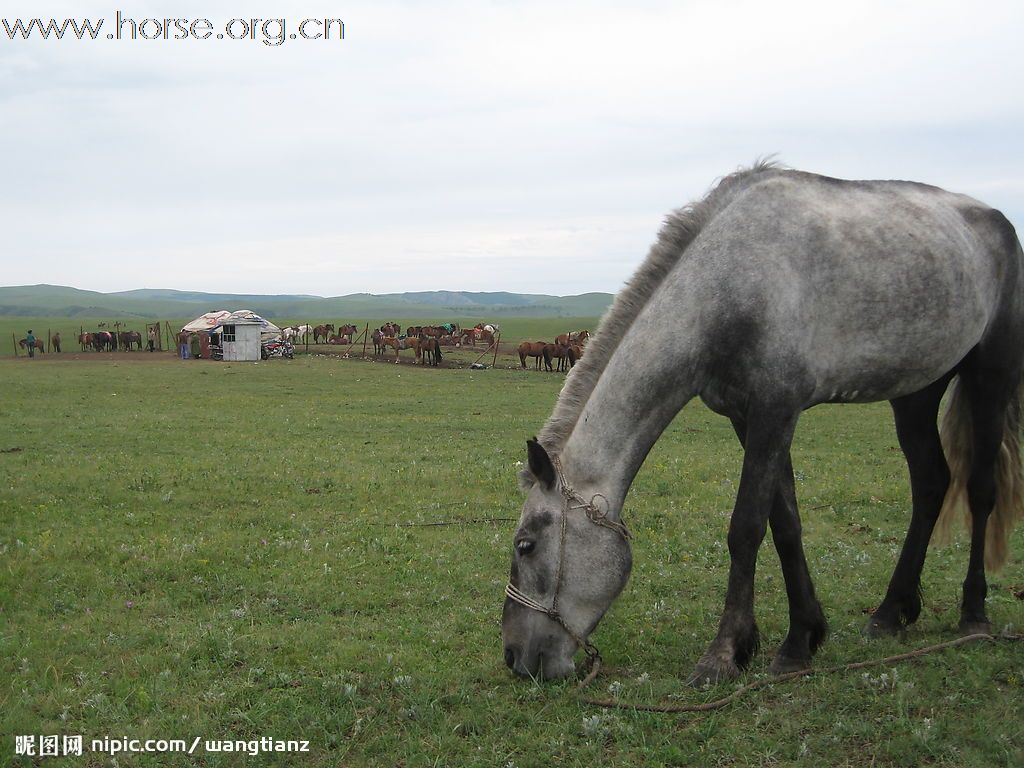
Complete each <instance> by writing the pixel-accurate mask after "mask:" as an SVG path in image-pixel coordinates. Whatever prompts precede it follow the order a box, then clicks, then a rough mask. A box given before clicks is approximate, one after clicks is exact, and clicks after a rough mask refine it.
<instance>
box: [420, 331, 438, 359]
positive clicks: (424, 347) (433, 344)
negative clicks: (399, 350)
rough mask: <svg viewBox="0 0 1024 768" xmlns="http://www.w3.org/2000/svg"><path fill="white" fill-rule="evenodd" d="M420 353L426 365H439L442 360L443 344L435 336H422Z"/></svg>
mask: <svg viewBox="0 0 1024 768" xmlns="http://www.w3.org/2000/svg"><path fill="white" fill-rule="evenodd" d="M419 342H420V348H419V355H420V356H421V357H422V362H423V364H424V365H432V366H435V367H436V366H437V365H438V364H439V363H440V362H441V344H440V342H439V341H438V340H437V339H435V338H433V337H429V336H426V337H420V339H419Z"/></svg>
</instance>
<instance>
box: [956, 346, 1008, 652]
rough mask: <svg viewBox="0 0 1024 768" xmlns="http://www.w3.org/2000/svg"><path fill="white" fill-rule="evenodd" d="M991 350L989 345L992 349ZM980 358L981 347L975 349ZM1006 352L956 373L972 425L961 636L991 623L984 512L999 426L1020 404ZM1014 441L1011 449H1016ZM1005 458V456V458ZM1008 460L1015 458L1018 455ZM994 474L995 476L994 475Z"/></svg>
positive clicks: (991, 498)
mask: <svg viewBox="0 0 1024 768" xmlns="http://www.w3.org/2000/svg"><path fill="white" fill-rule="evenodd" d="M991 351H994V350H991ZM978 352H979V354H978V357H979V358H981V357H983V356H984V355H985V352H983V351H982V350H978ZM1012 359H1014V357H1013V355H1012V353H1011V354H1005V353H1004V354H998V353H997V354H995V355H992V356H991V357H990V359H989V361H988V363H989V364H988V365H983V364H980V363H979V364H978V365H975V366H971V368H969V369H968V370H966V371H962V372H961V374H960V378H961V385H962V386H963V387H964V388H965V393H966V395H967V397H968V402H969V404H970V418H971V427H972V443H971V448H970V450H971V468H970V474H969V475H968V478H967V501H968V504H969V505H970V509H971V555H970V560H969V561H968V565H967V576H966V578H965V579H964V586H963V602H962V603H961V606H960V631H961V632H962V633H963V634H965V635H971V634H975V633H978V632H984V633H986V634H987V633H989V632H990V631H991V624H990V623H989V620H988V616H987V615H986V613H985V598H986V596H987V594H988V584H987V582H986V580H985V533H986V526H987V524H988V518H989V515H990V514H991V513H992V511H993V508H994V507H995V505H996V501H997V482H999V480H1002V481H1003V482H1006V483H1009V478H998V476H999V473H1000V469H1002V468H1000V467H999V466H998V465H999V463H1000V462H999V453H1000V450H1001V447H1002V444H1003V438H1004V430H1007V431H1010V432H1012V433H1016V432H1018V430H1019V428H1020V425H1019V421H1020V405H1019V402H1018V400H1017V398H1018V386H1019V382H1020V376H1019V373H1017V374H1016V375H1008V374H1009V373H1010V372H1012V371H1014V370H1015V367H1014V366H1012V365H1011V364H1010V361H1011V360H1012ZM1016 450H1017V449H1016V446H1015V445H1014V452H1016ZM1007 460H1009V459H1007ZM1012 461H1013V462H1014V463H1016V461H1017V457H1016V456H1014V457H1013V459H1012ZM997 478H998V479H997Z"/></svg>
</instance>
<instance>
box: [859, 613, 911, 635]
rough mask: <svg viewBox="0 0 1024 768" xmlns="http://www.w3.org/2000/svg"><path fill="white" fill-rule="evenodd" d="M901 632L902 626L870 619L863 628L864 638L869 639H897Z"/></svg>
mask: <svg viewBox="0 0 1024 768" xmlns="http://www.w3.org/2000/svg"><path fill="white" fill-rule="evenodd" d="M902 632H903V625H902V624H890V623H889V622H886V621H879V620H877V619H874V618H873V619H871V620H870V621H869V622H868V623H867V625H866V626H865V627H864V636H865V637H870V638H880V637H897V636H899V635H900V634H901V633H902Z"/></svg>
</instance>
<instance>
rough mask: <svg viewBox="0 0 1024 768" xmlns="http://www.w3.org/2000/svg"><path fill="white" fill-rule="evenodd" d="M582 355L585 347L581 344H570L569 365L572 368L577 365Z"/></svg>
mask: <svg viewBox="0 0 1024 768" xmlns="http://www.w3.org/2000/svg"><path fill="white" fill-rule="evenodd" d="M581 357H583V347H581V346H580V345H579V344H570V345H569V350H568V352H567V353H566V358H567V359H568V360H569V367H570V368H572V367H573V366H575V365H576V363H577V362H578V361H579V359H580V358H581Z"/></svg>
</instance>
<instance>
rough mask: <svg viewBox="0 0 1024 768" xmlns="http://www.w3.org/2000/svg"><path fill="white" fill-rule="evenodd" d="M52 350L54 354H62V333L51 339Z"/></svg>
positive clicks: (54, 335) (57, 333)
mask: <svg viewBox="0 0 1024 768" xmlns="http://www.w3.org/2000/svg"><path fill="white" fill-rule="evenodd" d="M50 349H52V350H53V351H54V352H60V331H57V332H56V333H55V334H53V336H51V337H50Z"/></svg>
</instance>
